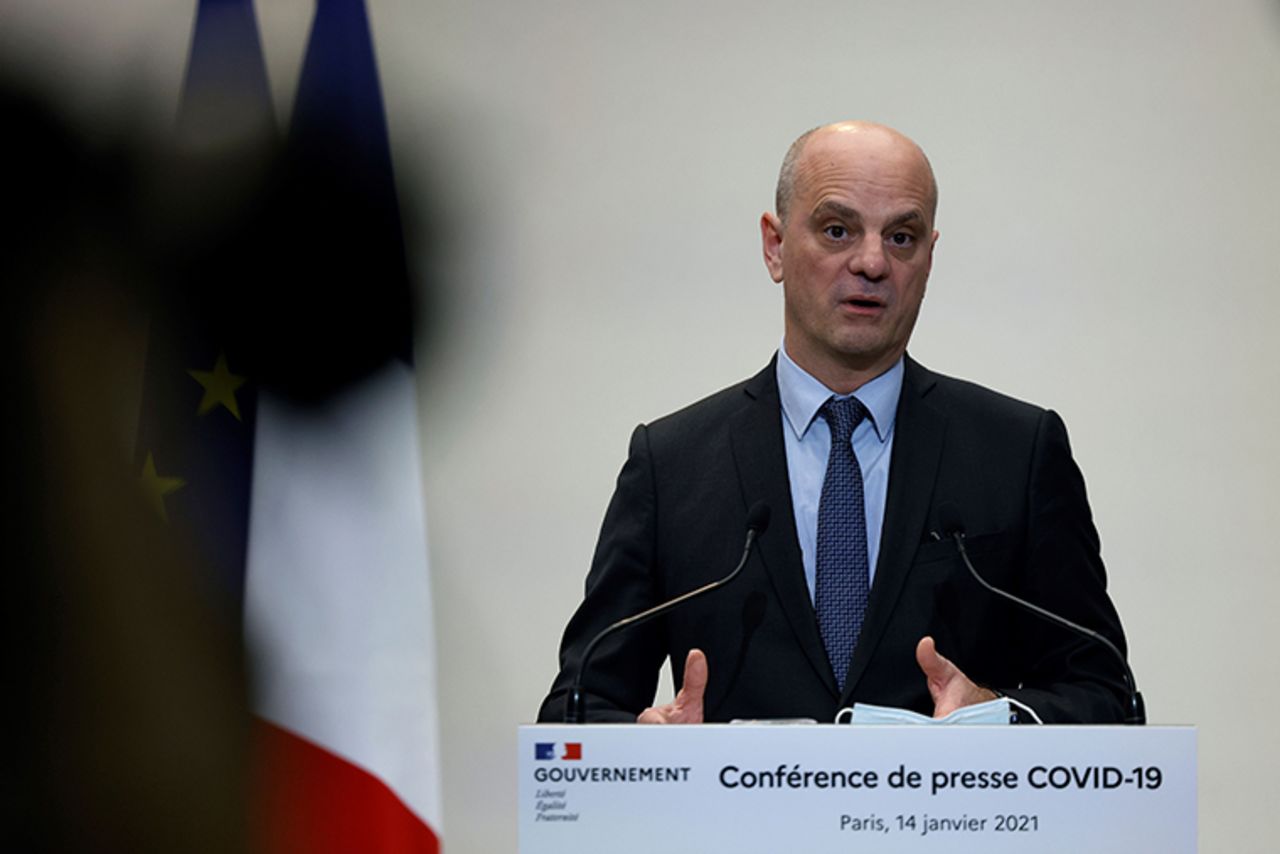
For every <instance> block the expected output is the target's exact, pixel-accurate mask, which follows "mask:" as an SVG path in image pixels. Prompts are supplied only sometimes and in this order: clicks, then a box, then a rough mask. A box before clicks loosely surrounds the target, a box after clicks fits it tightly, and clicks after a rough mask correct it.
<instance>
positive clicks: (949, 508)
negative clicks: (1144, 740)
mask: <svg viewBox="0 0 1280 854" xmlns="http://www.w3.org/2000/svg"><path fill="white" fill-rule="evenodd" d="M938 523H939V524H940V525H941V526H942V534H943V536H945V537H950V538H951V539H952V540H954V541H955V544H956V549H957V550H959V552H960V557H961V559H963V560H964V565H965V566H966V567H968V568H969V574H970V575H972V576H973V577H974V579H975V580H977V582H978V583H979V584H981V585H982V586H983V587H985V588H986V589H987V590H990V591H991V592H992V593H994V594H996V595H997V596H1000V597H1003V598H1004V599H1007V600H1009V601H1010V602H1012V603H1013V604H1015V605H1017V606H1018V607H1020V608H1023V609H1024V610H1027V611H1030V612H1031V613H1033V614H1035V615H1036V616H1037V617H1040V618H1042V619H1045V620H1048V621H1049V622H1051V623H1054V624H1056V625H1059V626H1062V627H1063V628H1066V629H1070V630H1071V631H1073V632H1076V633H1077V634H1080V635H1084V636H1085V637H1086V638H1088V639H1089V640H1092V641H1096V642H1098V643H1100V644H1102V645H1103V646H1105V647H1106V648H1107V649H1109V650H1111V653H1112V654H1113V655H1114V656H1115V657H1116V658H1117V659H1118V660H1119V661H1120V666H1121V667H1123V668H1124V679H1125V684H1126V685H1127V687H1128V689H1129V715H1128V717H1126V718H1125V721H1124V722H1125V723H1127V724H1145V723H1146V722H1147V711H1146V706H1145V704H1144V703H1143V701H1142V693H1141V692H1140V691H1139V690H1138V684H1137V682H1136V681H1135V680H1134V678H1133V670H1131V669H1130V668H1129V662H1128V660H1126V659H1125V657H1124V655H1123V654H1121V652H1120V650H1119V649H1118V648H1117V647H1116V645H1115V644H1114V643H1112V642H1111V641H1110V639H1108V638H1107V637H1106V636H1104V635H1103V634H1101V633H1100V632H1096V631H1094V630H1093V629H1090V628H1087V627H1085V626H1082V625H1080V624H1079V623H1076V622H1073V621H1071V620H1068V619H1067V618H1066V617H1063V616H1061V615H1060V614H1055V613H1053V612H1052V611H1050V610H1048V609H1046V608H1041V607H1040V606H1039V605H1037V604H1035V603H1034V602H1028V601H1027V600H1025V599H1022V598H1019V597H1017V596H1014V595H1013V594H1012V593H1009V592H1007V591H1004V590H1001V589H1000V588H999V587H996V586H995V585H993V584H990V583H989V582H988V581H987V580H986V579H985V578H983V577H982V576H981V575H979V574H978V570H976V569H974V566H973V562H972V561H971V560H969V552H968V551H967V550H966V549H965V547H964V522H963V521H961V518H960V508H959V507H957V506H956V505H955V502H952V501H944V502H942V503H941V504H939V505H938Z"/></svg>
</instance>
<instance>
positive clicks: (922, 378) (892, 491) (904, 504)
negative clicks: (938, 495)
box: [841, 357, 947, 704]
mask: <svg viewBox="0 0 1280 854" xmlns="http://www.w3.org/2000/svg"><path fill="white" fill-rule="evenodd" d="M935 382H936V380H935V379H934V376H933V374H932V373H930V372H929V371H928V370H926V369H925V368H923V367H921V366H920V365H919V364H917V363H916V362H915V361H913V360H912V359H911V358H910V357H907V358H906V365H905V373H904V374H903V380H902V396H901V398H900V399H899V400H898V413H897V416H896V420H895V426H894V439H893V455H892V457H891V458H890V462H889V493H888V496H887V497H886V499H885V508H884V526H883V534H882V535H881V538H880V556H879V558H878V559H877V560H876V575H875V581H874V583H873V584H872V588H871V599H870V602H869V604H868V606H867V616H866V620H865V621H864V622H863V625H862V635H861V637H859V639H858V646H857V648H856V649H855V650H854V654H853V660H852V661H851V662H850V663H849V674H848V678H847V679H846V680H845V690H844V696H843V697H841V703H842V704H843V703H844V702H845V701H847V700H848V698H849V697H850V696H852V694H853V692H854V689H855V688H856V687H857V683H858V680H859V679H860V678H861V677H862V674H863V673H864V672H866V669H867V664H868V663H869V662H870V661H871V659H872V657H873V656H874V655H875V650H876V646H877V645H878V644H879V643H880V639H881V638H882V637H883V635H884V632H885V629H886V628H887V627H888V625H889V622H890V620H891V618H892V616H893V611H894V608H895V607H896V606H897V603H898V597H899V596H900V595H901V593H902V587H903V584H904V582H905V581H906V578H907V573H908V572H909V571H910V568H911V563H912V560H913V559H914V558H915V553H916V549H917V548H918V547H919V545H920V537H921V535H922V533H923V531H924V527H925V522H926V519H927V518H928V513H929V506H930V503H931V500H932V497H933V485H934V481H935V480H936V478H937V474H938V462H939V460H940V459H941V457H942V440H943V437H944V435H945V434H946V422H947V419H946V416H945V415H943V414H942V413H941V412H939V411H938V410H937V409H935V408H934V407H933V406H931V405H930V404H929V403H928V402H927V401H926V399H925V398H926V396H927V395H928V393H929V391H930V390H931V389H932V388H933V386H934V384H935Z"/></svg>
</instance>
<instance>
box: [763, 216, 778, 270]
mask: <svg viewBox="0 0 1280 854" xmlns="http://www.w3.org/2000/svg"><path fill="white" fill-rule="evenodd" d="M760 243H761V247H762V248H763V249H764V265H765V266H766V267H768V268H769V275H770V276H771V277H772V278H773V280H774V281H775V282H781V281H782V220H780V219H778V218H777V217H776V216H774V215H773V214H771V213H768V212H765V213H763V214H761V215H760Z"/></svg>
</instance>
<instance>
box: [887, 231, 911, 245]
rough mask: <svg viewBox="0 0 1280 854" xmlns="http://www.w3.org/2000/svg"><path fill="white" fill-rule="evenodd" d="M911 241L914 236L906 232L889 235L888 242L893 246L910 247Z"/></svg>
mask: <svg viewBox="0 0 1280 854" xmlns="http://www.w3.org/2000/svg"><path fill="white" fill-rule="evenodd" d="M913 240H915V235H913V234H911V233H910V232H907V231H895V232H894V233H893V234H891V235H889V242H890V243H892V244H893V245H894V246H910V245H911V243H912V241H913Z"/></svg>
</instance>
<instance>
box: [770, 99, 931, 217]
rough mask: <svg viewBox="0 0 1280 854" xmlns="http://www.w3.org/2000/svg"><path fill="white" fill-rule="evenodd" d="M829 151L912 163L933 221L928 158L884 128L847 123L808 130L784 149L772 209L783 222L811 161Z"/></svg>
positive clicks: (917, 148) (852, 122) (863, 123)
mask: <svg viewBox="0 0 1280 854" xmlns="http://www.w3.org/2000/svg"><path fill="white" fill-rule="evenodd" d="M832 148H839V149H843V150H846V151H853V152H856V153H857V154H858V155H859V156H865V157H867V158H868V159H873V158H878V157H897V158H908V159H912V160H915V161H916V162H917V163H916V165H917V166H918V168H919V169H920V170H921V173H922V175H923V177H924V178H925V181H926V183H927V185H928V187H929V219H930V221H932V220H933V217H934V214H935V213H936V212H937V208H938V184H937V181H935V180H934V177H933V167H932V166H931V165H930V164H929V158H928V157H926V156H925V154H924V151H923V150H922V149H921V148H920V146H918V145H916V144H915V142H914V141H913V140H912V139H911V138H910V137H908V136H906V135H905V134H902V133H900V132H898V131H896V130H894V129H893V128H891V127H888V126H887V125H880V124H876V123H874V122H862V121H847V122H837V123H835V124H830V125H822V126H821V127H816V128H813V129H811V130H807V131H805V132H804V133H802V134H800V136H799V137H797V138H796V141H795V142H793V143H791V147H790V148H788V149H787V154H786V156H785V157H783V158H782V169H780V170H779V172H778V188H777V191H776V193H775V196H774V207H775V209H776V212H777V214H778V218H779V219H780V220H782V222H784V223H785V222H786V221H787V214H788V213H789V211H790V208H791V202H792V200H793V199H794V198H795V195H796V192H797V191H798V189H799V188H800V186H801V184H802V183H803V182H804V180H805V177H806V173H807V172H808V171H811V169H812V167H813V163H812V160H813V159H814V158H815V157H820V156H822V155H823V154H824V153H827V152H829V151H830V150H831V149H832Z"/></svg>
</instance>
